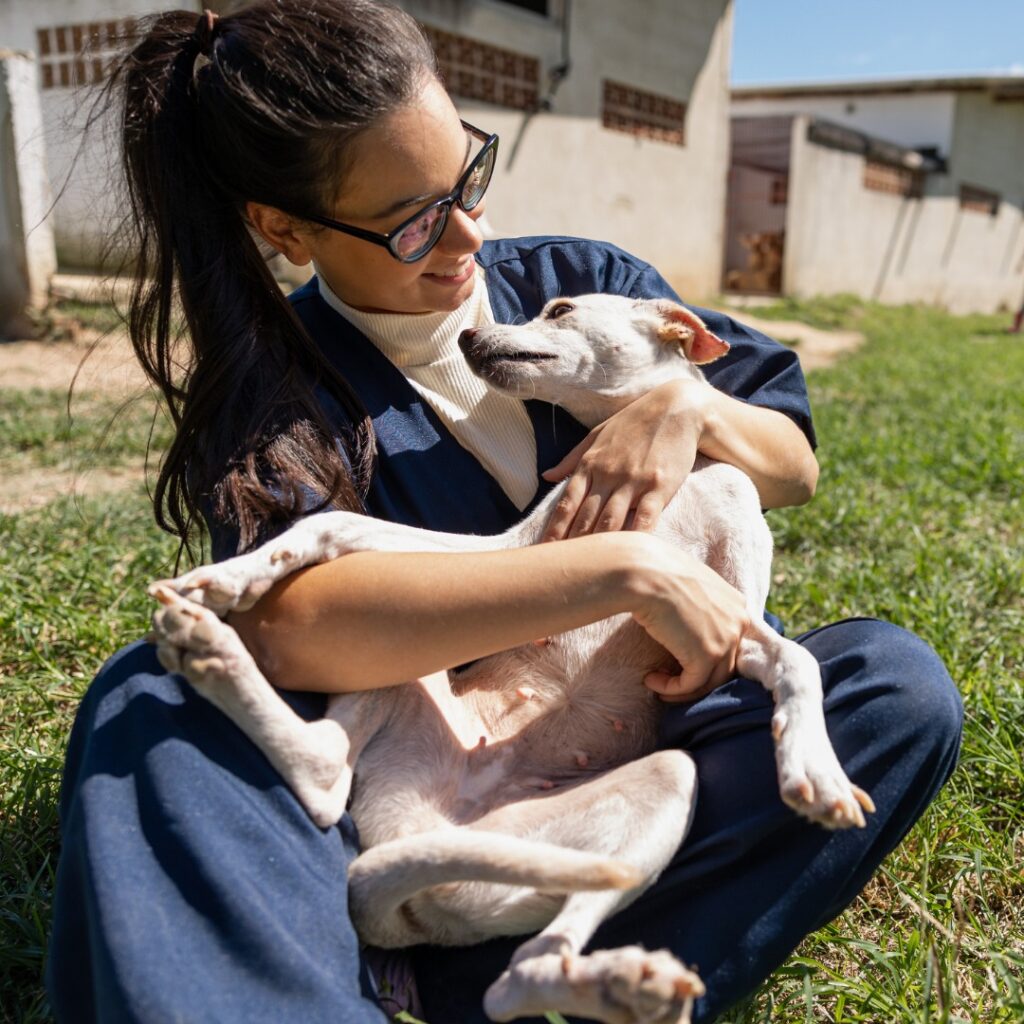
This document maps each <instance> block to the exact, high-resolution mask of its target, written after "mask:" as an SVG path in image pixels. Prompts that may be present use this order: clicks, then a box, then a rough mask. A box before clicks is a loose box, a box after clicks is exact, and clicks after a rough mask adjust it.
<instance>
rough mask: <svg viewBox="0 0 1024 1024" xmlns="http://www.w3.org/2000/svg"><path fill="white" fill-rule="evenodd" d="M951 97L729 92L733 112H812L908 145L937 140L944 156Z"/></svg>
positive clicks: (950, 132) (948, 142) (950, 120)
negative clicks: (748, 95)
mask: <svg viewBox="0 0 1024 1024" xmlns="http://www.w3.org/2000/svg"><path fill="white" fill-rule="evenodd" d="M954 110H955V99H954V96H953V94H952V93H920V94H908V95H898V96H894V95H891V94H889V95H885V96H870V95H850V96H820V95H819V96H814V95H809V96H793V97H788V96H786V97H779V98H768V97H765V98H757V97H753V98H747V97H745V96H743V95H742V94H736V95H734V96H733V101H732V113H733V116H734V117H765V116H769V115H770V116H782V115H789V116H796V115H797V114H814V115H816V116H817V117H821V118H824V119H825V120H826V121H832V122H834V123H835V124H841V125H844V126H845V127H847V128H854V129H856V130H857V131H859V132H863V133H864V134H865V135H873V136H875V137H876V138H879V139H885V140H886V141H887V142H895V143H897V144H899V145H901V146H906V147H907V148H908V149H917V148H918V147H920V146H937V147H938V148H939V151H940V152H941V153H942V155H943V156H948V155H949V152H950V149H951V148H952V145H953V122H954Z"/></svg>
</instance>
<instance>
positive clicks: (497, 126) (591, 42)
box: [0, 0, 732, 298]
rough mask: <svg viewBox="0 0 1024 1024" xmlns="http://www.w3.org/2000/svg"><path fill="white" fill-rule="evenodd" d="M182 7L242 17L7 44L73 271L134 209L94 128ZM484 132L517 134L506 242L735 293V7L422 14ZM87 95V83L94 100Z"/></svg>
mask: <svg viewBox="0 0 1024 1024" xmlns="http://www.w3.org/2000/svg"><path fill="white" fill-rule="evenodd" d="M170 6H178V7H184V8H186V9H187V8H190V7H191V8H194V9H195V10H196V12H197V15H198V13H199V11H200V10H201V9H202V8H203V7H206V6H209V7H211V8H213V9H214V10H216V11H219V12H221V13H227V12H228V11H230V9H231V8H232V7H234V6H238V4H237V3H233V2H232V0H219V2H218V0H191V2H189V0H184V2H183V0H178V2H177V3H176V4H175V3H172V2H168V0H4V2H3V4H2V5H0V39H2V40H3V43H4V45H6V46H9V47H12V48H14V49H20V50H26V51H33V52H35V53H36V55H37V57H38V65H39V84H40V91H41V98H42V110H43V121H44V124H45V127H46V143H47V148H48V157H49V164H50V171H51V177H52V180H53V183H54V190H55V192H57V193H59V195H60V198H59V199H58V201H57V204H56V208H55V214H54V227H55V235H56V240H57V249H58V255H59V258H60V260H61V263H62V264H63V265H65V266H92V265H95V264H96V262H97V260H98V258H99V254H100V252H101V246H102V244H103V240H104V239H106V238H107V237H108V232H109V229H110V227H111V225H112V224H114V223H116V220H117V217H118V215H119V207H118V203H117V200H116V197H115V196H114V195H113V194H112V192H111V189H110V185H109V182H110V180H111V176H112V174H113V173H114V166H113V164H114V160H115V159H116V148H117V147H116V139H114V138H112V137H111V136H110V134H109V133H107V134H106V135H105V134H104V132H103V131H102V127H101V129H100V130H99V131H96V132H94V134H93V135H92V137H91V138H90V139H89V140H88V141H87V142H86V144H85V145H84V146H83V145H82V142H81V139H82V136H81V127H82V123H83V117H84V113H85V111H87V109H88V104H89V100H90V94H91V92H92V91H93V90H92V86H93V85H94V84H95V83H96V82H98V81H102V78H103V71H104V67H105V59H106V58H107V57H108V56H109V54H110V40H111V39H112V38H113V37H114V36H116V34H117V31H118V29H119V27H120V26H122V25H123V24H124V22H125V21H126V20H130V19H135V18H138V17H140V16H144V15H147V14H151V13H154V12H156V11H158V10H160V9H164V8H167V7H170ZM402 6H404V7H405V8H406V9H407V10H408V11H409V12H410V13H412V14H413V15H414V16H415V17H416V18H417V19H418V20H419V21H420V22H421V23H422V24H423V25H424V26H425V28H426V29H427V32H428V34H429V35H430V37H431V39H432V41H433V42H434V45H435V48H436V49H437V51H438V54H439V57H440V62H441V66H442V70H443V71H444V74H445V77H446V81H447V83H448V86H449V89H450V91H451V92H452V94H453V96H454V98H455V100H456V102H457V104H458V105H459V107H460V109H461V110H462V111H463V113H464V116H465V117H466V119H467V120H469V121H472V122H474V123H477V124H479V125H480V126H481V127H484V128H486V129H489V130H492V131H496V132H498V133H499V134H500V135H501V152H500V157H499V166H498V173H497V174H496V175H495V179H494V184H493V185H492V193H491V195H490V197H489V202H488V218H489V221H490V224H491V225H492V227H493V229H494V231H495V233H496V234H498V235H518V234H556V233H564V234H574V235H581V236H585V237H593V238H599V239H605V240H609V241H612V242H615V243H617V244H619V245H621V246H623V247H624V248H626V249H629V250H631V251H632V252H635V253H637V254H638V255H640V256H642V257H644V258H646V259H648V260H650V261H651V262H652V263H653V264H655V265H656V266H657V267H658V268H659V269H660V270H661V271H662V272H663V273H664V274H665V276H666V277H668V278H669V279H670V280H671V281H672V282H673V283H674V284H675V285H676V286H677V287H678V288H679V289H680V290H681V291H682V292H683V293H684V294H686V295H689V296H691V297H695V298H699V297H704V296H707V295H710V294H712V293H714V292H715V291H717V289H718V284H719V280H720V277H721V269H722V268H721V252H722V239H723V230H724V209H725V180H726V166H727V160H728V144H729V139H728V116H729V114H728V105H729V92H728V75H729V54H730V43H731V28H732V0H632V2H631V3H629V4H625V3H622V2H620V0H405V2H404V3H403V4H402ZM83 83H84V84H83Z"/></svg>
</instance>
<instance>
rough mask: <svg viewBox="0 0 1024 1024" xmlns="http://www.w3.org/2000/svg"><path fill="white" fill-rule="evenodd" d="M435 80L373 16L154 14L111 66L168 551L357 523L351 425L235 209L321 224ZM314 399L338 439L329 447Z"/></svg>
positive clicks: (338, 12) (365, 433)
mask: <svg viewBox="0 0 1024 1024" xmlns="http://www.w3.org/2000/svg"><path fill="white" fill-rule="evenodd" d="M435 74H436V65H435V62H434V56H433V53H432V52H431V50H430V47H429V45H428V43H427V42H426V40H425V39H424V37H423V35H422V33H421V32H420V30H419V28H418V26H417V25H416V23H415V22H414V21H413V20H412V18H410V17H409V16H408V15H407V14H405V13H403V12H402V11H400V10H398V9H397V8H394V7H391V6H388V5H386V4H383V3H378V2H373V0H262V2H259V3H254V4H252V5H250V6H247V7H244V8H242V9H240V10H238V11H237V12H236V13H234V14H231V15H229V16H225V17H223V18H220V19H217V20H214V17H213V16H212V15H209V14H206V15H203V16H200V17H199V18H197V16H196V14H195V13H194V12H187V11H171V12H169V13H166V14H161V15H158V16H156V17H154V18H152V19H148V20H147V21H145V22H143V23H142V27H141V31H140V33H139V39H138V41H137V42H135V44H134V46H133V48H132V49H131V50H130V51H129V52H127V53H126V54H125V56H124V57H123V58H122V59H121V61H120V62H119V63H118V65H117V67H116V68H115V70H114V73H113V75H112V77H111V80H110V81H109V82H108V84H107V87H106V89H105V99H106V101H108V102H109V101H110V100H111V99H112V98H113V99H117V100H119V101H120V102H121V104H122V118H123V121H122V129H123V131H122V135H123V164H124V172H125V177H126V181H127V192H128V217H127V223H128V227H129V231H130V235H131V238H130V250H129V251H130V252H131V253H132V257H131V258H132V260H133V262H134V268H133V269H134V274H135V285H134V288H133V291H132V296H131V300H130V304H129V310H128V329H129V333H130V335H131V339H132V343H133V345H134V348H135V351H136V354H137V356H138V358H139V360H140V361H141V363H142V365H143V367H144V368H145V370H146V372H147V374H148V375H149V377H150V378H151V379H152V380H153V381H154V382H155V384H156V385H157V387H159V389H160V391H161V392H162V394H163V396H164V399H165V400H166V403H167V405H168V407H169V409H170V414H171V417H172V419H173V422H174V425H175V437H174V441H173V443H172V445H171V447H170V449H169V451H168V452H167V454H166V456H165V459H164V462H163V465H162V467H161V469H160V473H159V476H158V478H157V483H156V491H155V494H154V503H155V512H156V520H157V523H158V524H159V525H160V526H161V527H162V528H163V529H165V530H167V531H169V532H171V533H174V534H176V535H177V536H178V537H179V538H180V539H181V550H182V551H188V552H189V554H190V555H194V551H193V549H192V543H191V542H192V541H193V540H194V538H195V534H196V531H197V529H198V528H199V525H200V523H201V516H202V514H203V513H204V512H206V513H208V514H212V516H213V517H214V519H215V520H216V521H218V522H220V523H224V524H226V525H227V526H229V527H234V528H236V529H237V530H238V532H239V534H240V546H241V547H242V548H247V547H251V546H252V545H253V544H255V543H257V542H258V541H259V540H260V539H261V538H262V537H264V536H265V535H266V534H268V533H269V532H271V531H272V530H273V529H274V528H275V527H277V526H279V525H281V524H284V523H287V522H289V521H290V520H292V519H294V518H295V517H296V515H297V514H299V513H300V512H303V511H309V510H310V496H311V495H312V496H313V504H314V506H315V508H323V507H326V506H327V505H335V504H336V505H339V506H341V507H347V508H355V507H358V505H359V494H360V491H364V490H365V487H366V485H367V481H368V479H369V474H370V472H371V470H372V464H373V455H374V439H373V432H372V427H371V424H370V420H369V417H368V416H367V415H366V411H365V409H364V408H363V406H362V404H361V403H360V401H359V399H358V398H357V397H356V395H355V394H354V392H353V391H352V390H351V389H350V388H349V386H348V385H347V384H346V382H345V381H344V380H343V379H342V378H341V377H340V376H339V375H338V374H337V373H336V372H335V371H334V370H333V369H332V368H331V367H330V365H329V364H328V363H327V362H326V361H325V359H324V357H323V355H322V354H321V353H320V352H319V351H318V349H317V347H316V346H315V344H314V343H313V342H312V340H311V339H310V338H309V336H308V335H307V333H306V331H305V330H304V328H303V327H302V325H301V323H300V322H299V320H298V318H297V317H296V315H295V313H294V311H293V310H292V307H291V304H290V303H289V302H288V300H287V299H286V298H285V297H284V295H283V294H282V292H281V290H280V288H279V287H278V285H277V283H276V282H275V280H274V278H273V276H272V275H271V273H270V271H269V268H268V267H267V264H266V261H265V258H264V256H263V254H262V253H261V250H260V246H259V245H258V244H257V242H256V240H255V239H254V236H253V234H252V233H251V232H250V229H249V227H248V224H247V220H246V216H245V204H246V203H247V202H249V201H254V202H257V203H263V204H266V205H269V206H273V207H276V208H278V209H280V210H284V211H288V212H296V211H302V212H306V213H313V212H319V211H328V210H330V209H331V206H332V203H333V201H334V199H335V198H336V195H337V192H338V182H339V178H340V176H341V175H342V173H343V171H344V168H345V163H344V159H345V157H344V154H345V149H346V146H347V145H348V144H349V143H350V142H351V141H352V140H353V139H354V138H355V137H356V136H357V135H358V134H359V133H360V132H362V131H364V130H365V129H366V128H368V127H370V126H372V125H373V124H375V123H376V122H378V121H379V119H380V118H381V117H383V116H385V115H387V114H389V113H391V112H392V111H394V110H396V109H397V108H399V107H401V106H402V105H403V104H405V103H406V102H408V101H409V100H410V99H411V98H412V97H414V96H415V95H416V94H417V93H418V91H419V90H420V89H421V88H422V86H423V83H424V81H425V79H426V76H429V75H435ZM176 299H177V301H178V302H179V303H180V309H181V312H182V313H183V315H184V327H183V328H182V327H181V326H176V323H177V322H178V321H177V314H176V302H175V300H176ZM317 386H322V387H325V388H327V389H328V391H329V392H330V393H331V394H332V395H333V396H334V398H335V400H336V401H338V402H339V404H340V406H341V408H342V409H343V410H344V411H345V413H346V415H347V416H348V417H349V418H350V419H351V422H352V423H353V424H355V428H354V430H353V432H352V433H351V436H347V437H344V438H342V444H341V447H340V449H339V447H338V446H337V443H336V440H335V437H334V433H335V431H334V430H333V429H332V427H331V424H330V423H329V422H328V420H327V419H326V417H325V414H324V412H323V410H322V408H321V405H320V403H319V402H318V401H317V399H316V398H315V396H314V389H315V388H316V387H317ZM349 466H351V467H352V470H351V472H350V470H349ZM179 553H180V552H179Z"/></svg>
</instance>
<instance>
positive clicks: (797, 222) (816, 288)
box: [784, 117, 1024, 313]
mask: <svg viewBox="0 0 1024 1024" xmlns="http://www.w3.org/2000/svg"><path fill="white" fill-rule="evenodd" d="M807 124H808V118H806V117H799V118H796V119H795V120H794V122H793V151H792V157H793V158H792V163H791V168H790V190H789V208H788V214H787V225H786V253H785V264H784V280H785V282H786V290H787V292H789V293H790V294H793V295H796V296H800V297H808V296H813V295H820V294H834V293H837V292H852V293H854V294H856V295H860V296H862V297H864V298H869V299H877V300H879V301H881V302H887V303H894V304H897V303H907V302H924V303H930V304H935V305H938V306H942V307H945V308H947V309H949V310H950V311H952V312H956V313H963V312H971V311H977V312H995V311H997V310H999V309H1007V308H1016V306H1017V305H1018V304H1019V303H1020V301H1021V293H1022V290H1024V224H1022V215H1021V209H1020V206H1019V205H1015V204H1012V203H1006V202H1004V203H1002V204H1001V205H1000V208H999V212H998V214H997V215H996V216H989V215H988V214H984V213H977V212H974V211H969V210H961V209H960V204H959V192H958V188H954V187H953V184H952V176H950V175H932V176H930V177H929V178H928V180H927V186H926V189H925V193H924V195H923V197H921V198H919V199H913V198H904V197H900V196H895V195H890V194H886V193H882V192H875V191H871V190H868V189H866V188H864V186H863V174H864V158H863V157H862V156H859V155H857V154H853V153H846V152H842V151H839V150H834V149H827V148H825V147H822V146H818V145H814V144H812V143H809V142H808V141H807V137H806V136H807Z"/></svg>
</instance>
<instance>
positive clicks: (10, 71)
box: [0, 50, 57, 338]
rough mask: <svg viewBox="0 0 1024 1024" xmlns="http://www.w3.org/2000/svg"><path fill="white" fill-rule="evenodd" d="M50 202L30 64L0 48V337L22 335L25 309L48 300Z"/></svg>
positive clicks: (52, 263)
mask: <svg viewBox="0 0 1024 1024" xmlns="http://www.w3.org/2000/svg"><path fill="white" fill-rule="evenodd" d="M51 205H52V195H51V192H50V180H49V176H48V173H47V168H46V151H45V148H44V146H43V131H42V114H41V112H40V107H39V93H38V90H37V88H36V69H35V62H34V61H33V60H32V57H31V56H30V55H28V54H25V53H18V52H13V51H10V50H0V338H2V337H10V336H15V335H21V336H27V333H28V332H30V330H31V326H30V324H28V322H27V321H26V319H25V316H24V313H25V311H26V310H30V309H42V308H43V307H45V305H46V303H47V300H48V298H49V290H50V279H51V277H52V276H53V273H54V271H55V270H56V268H57V259H56V253H55V251H54V244H53V231H52V229H51V221H50V217H49V214H50V207H51Z"/></svg>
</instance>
